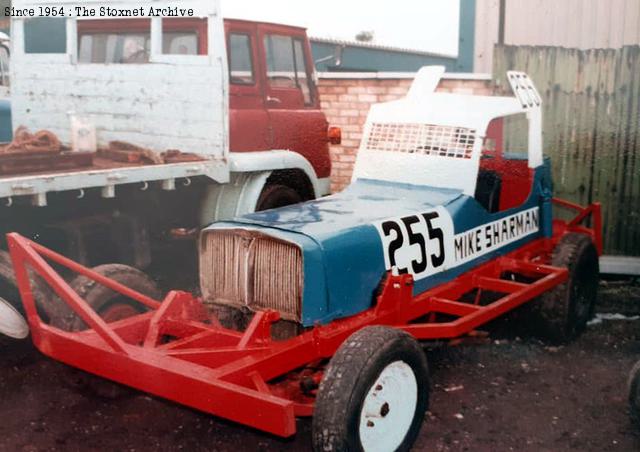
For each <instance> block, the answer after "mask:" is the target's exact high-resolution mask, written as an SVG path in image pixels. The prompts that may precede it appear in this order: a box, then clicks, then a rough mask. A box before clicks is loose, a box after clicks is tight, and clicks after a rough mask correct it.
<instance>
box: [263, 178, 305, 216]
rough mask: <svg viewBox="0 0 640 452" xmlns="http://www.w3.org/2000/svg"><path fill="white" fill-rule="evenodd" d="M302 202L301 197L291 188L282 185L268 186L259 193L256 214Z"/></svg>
mask: <svg viewBox="0 0 640 452" xmlns="http://www.w3.org/2000/svg"><path fill="white" fill-rule="evenodd" d="M302 201H303V199H302V196H301V195H300V194H299V193H298V192H297V191H295V190H294V189H293V188H291V187H288V186H286V185H282V184H268V185H267V186H265V187H264V188H263V189H262V193H260V197H259V198H258V202H257V203H256V212H260V211H262V210H269V209H277V208H278V207H284V206H289V205H291V204H298V203H300V202H302Z"/></svg>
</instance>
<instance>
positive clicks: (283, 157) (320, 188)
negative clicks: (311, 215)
mask: <svg viewBox="0 0 640 452" xmlns="http://www.w3.org/2000/svg"><path fill="white" fill-rule="evenodd" d="M284 169H298V170H301V171H303V172H304V173H305V174H306V175H307V177H308V178H309V180H310V181H311V185H312V187H313V195H314V197H318V196H323V195H326V194H328V193H329V186H330V182H329V178H327V179H318V177H317V176H316V173H315V170H314V169H313V166H311V163H309V161H308V160H307V159H306V158H304V157H303V156H302V155H300V154H297V153H295V152H291V151H285V150H276V151H256V152H232V153H230V154H229V170H230V171H231V179H230V181H229V183H227V184H212V185H210V186H209V187H208V189H207V192H206V193H205V195H204V197H203V200H202V204H201V207H200V225H201V226H204V225H209V224H211V223H213V222H214V221H219V220H228V219H231V218H234V217H237V216H239V215H244V214H247V213H252V212H255V209H256V204H257V203H258V198H259V197H260V193H262V189H263V188H264V186H265V184H266V182H267V179H269V176H271V174H272V173H273V171H276V170H284Z"/></svg>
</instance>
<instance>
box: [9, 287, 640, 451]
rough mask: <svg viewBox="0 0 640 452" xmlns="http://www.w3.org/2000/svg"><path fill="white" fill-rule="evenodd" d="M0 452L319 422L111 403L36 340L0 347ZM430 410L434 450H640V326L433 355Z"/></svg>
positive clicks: (185, 438)
mask: <svg viewBox="0 0 640 452" xmlns="http://www.w3.org/2000/svg"><path fill="white" fill-rule="evenodd" d="M598 311H599V312H605V313H621V314H625V315H627V316H633V315H636V314H640V283H639V282H638V281H636V282H635V283H633V282H629V281H624V282H612V281H609V282H605V283H602V285H601V291H600V305H599V308H598ZM0 350H1V351H0V400H2V402H1V403H0V450H6V451H35V450H65V451H66V450H69V451H75V450H82V451H91V450H96V451H97V450H128V451H136V450H137V451H142V450H190V451H198V450H203V451H204V450H215V451H233V452H237V451H253V450H256V451H258V450H259V451H280V450H290V451H298V450H307V449H308V447H309V444H310V439H309V437H310V431H311V422H310V420H308V419H303V420H299V421H298V434H297V435H296V436H295V437H294V438H292V439H290V440H282V439H278V438H275V437H272V436H269V435H266V434H261V433H259V432H256V431H253V430H251V429H248V428H244V427H241V426H238V425H235V424H232V423H229V422H225V421H222V420H219V419H216V418H213V417H211V416H208V415H204V414H201V413H198V412H195V411H192V410H190V409H187V408H184V407H181V406H178V405H175V404H172V403H169V402H166V401H162V400H158V399H155V398H152V397H148V396H146V395H144V394H140V393H135V394H132V395H131V396H129V397H125V398H121V399H118V400H107V399H102V398H99V397H97V396H95V395H92V394H89V393H83V392H81V391H79V390H78V389H77V388H74V387H73V386H71V385H69V384H66V383H65V381H66V380H68V379H69V378H71V375H72V374H71V373H70V371H69V369H68V368H66V367H65V366H63V365H61V364H58V363H56V362H54V361H51V360H49V359H47V358H45V357H43V356H42V355H40V354H39V353H38V352H36V351H35V350H34V349H33V347H32V346H31V345H30V344H29V343H28V342H20V343H15V342H7V341H4V342H2V343H0ZM428 358H429V361H430V365H431V373H432V393H431V410H430V411H429V413H428V414H427V416H426V417H425V423H424V427H423V429H422V432H421V434H420V437H419V439H418V441H417V443H416V446H415V449H416V450H429V451H511V450H513V451H638V450H640V430H636V429H635V428H634V427H633V426H632V424H631V423H630V421H629V419H628V413H627V400H626V379H627V375H628V372H629V370H630V369H631V367H632V366H633V363H634V362H635V361H637V360H640V321H629V320H605V321H603V322H602V323H599V324H596V325H592V326H590V327H589V328H588V330H587V332H586V333H585V334H584V335H583V336H582V337H580V338H579V339H578V340H577V341H575V342H573V343H572V344H570V345H567V346H564V347H549V346H545V345H544V344H542V343H540V342H538V341H536V340H534V339H519V338H517V337H510V336H506V335H504V334H499V333H498V335H496V334H494V335H492V336H491V340H490V341H487V342H486V343H484V344H476V345H463V346H458V347H454V348H443V349H439V350H435V351H430V352H429V353H428Z"/></svg>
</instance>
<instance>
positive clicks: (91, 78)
mask: <svg viewBox="0 0 640 452" xmlns="http://www.w3.org/2000/svg"><path fill="white" fill-rule="evenodd" d="M82 4H83V5H88V6H92V7H95V8H99V7H100V6H102V5H106V6H109V7H114V8H132V9H134V8H138V9H139V8H140V7H141V6H143V7H145V9H146V10H148V9H149V7H150V6H154V7H167V6H172V7H175V6H178V7H180V8H193V9H194V12H195V15H196V16H197V17H206V18H208V49H209V55H164V54H162V19H161V18H156V17H154V18H151V51H150V62H149V63H140V64H109V65H107V64H85V63H78V62H77V53H78V44H77V42H78V41H77V23H78V21H80V20H83V19H76V18H73V17H71V18H67V19H66V21H67V53H66V54H28V55H25V53H24V20H22V19H13V20H12V37H13V39H12V45H13V53H12V64H11V70H12V97H13V100H14V102H13V126H14V129H15V128H16V127H18V126H21V125H24V126H27V127H28V128H29V129H31V130H32V131H36V130H40V129H48V130H51V131H52V132H54V133H55V134H56V135H58V136H59V137H60V138H61V140H62V141H63V142H65V143H69V142H70V119H69V116H70V114H74V115H77V116H80V117H86V118H88V119H89V120H90V121H91V122H92V123H93V124H95V126H96V130H97V134H98V144H99V145H104V144H107V143H108V142H109V141H112V140H120V141H127V142H130V143H133V144H136V145H139V146H144V147H147V148H150V149H153V150H156V151H164V150H167V149H178V150H181V151H183V152H194V153H197V154H200V155H203V156H208V157H211V158H224V157H225V156H226V155H227V154H228V139H227V137H228V132H227V129H228V120H227V114H228V113H227V112H228V91H227V86H228V81H227V63H226V61H227V59H226V48H225V39H224V26H223V22H222V17H221V16H220V14H219V2H218V1H217V0H175V1H172V2H165V1H139V2H135V3H134V2H131V1H128V2H127V1H118V0H112V1H109V2H99V1H95V0H85V1H84V2H82ZM41 5H45V6H58V7H59V6H64V7H65V10H66V9H67V8H72V7H73V6H76V5H78V3H77V2H75V3H74V2H70V1H66V0H58V1H56V0H50V1H48V2H44V1H35V0H14V2H13V6H15V7H19V8H24V7H36V6H41ZM91 19H96V18H91ZM105 20H109V19H108V18H107V19H105ZM125 20H126V19H125Z"/></svg>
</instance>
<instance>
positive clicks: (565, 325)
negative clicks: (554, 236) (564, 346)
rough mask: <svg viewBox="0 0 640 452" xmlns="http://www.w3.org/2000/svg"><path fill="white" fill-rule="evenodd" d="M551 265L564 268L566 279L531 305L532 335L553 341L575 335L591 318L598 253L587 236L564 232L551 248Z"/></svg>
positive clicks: (578, 333) (593, 305) (597, 271)
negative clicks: (554, 246) (552, 248)
mask: <svg viewBox="0 0 640 452" xmlns="http://www.w3.org/2000/svg"><path fill="white" fill-rule="evenodd" d="M551 265H553V266H555V267H566V268H567V269H568V270H569V278H568V279H567V281H566V282H565V283H563V284H560V285H559V286H556V287H555V288H554V289H553V290H551V291H549V292H547V293H545V294H543V295H542V296H541V297H540V298H539V299H538V300H535V301H533V302H532V304H531V311H530V312H531V315H532V317H533V318H532V322H531V326H532V327H534V328H535V334H536V335H538V336H540V337H541V338H543V339H547V340H549V341H551V342H554V343H564V342H568V341H570V340H571V339H574V338H576V337H577V336H579V335H580V333H582V332H583V331H584V329H585V328H586V325H587V322H588V321H589V319H591V317H593V314H594V311H595V304H596V298H597V293H598V275H599V271H600V268H599V263H598V253H597V251H596V248H595V246H594V245H593V242H592V240H591V238H590V237H589V236H587V235H584V234H578V233H569V234H566V235H565V236H564V237H562V239H560V242H559V243H558V245H557V246H556V248H555V249H554V251H553V256H552V259H551Z"/></svg>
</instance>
